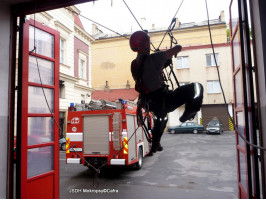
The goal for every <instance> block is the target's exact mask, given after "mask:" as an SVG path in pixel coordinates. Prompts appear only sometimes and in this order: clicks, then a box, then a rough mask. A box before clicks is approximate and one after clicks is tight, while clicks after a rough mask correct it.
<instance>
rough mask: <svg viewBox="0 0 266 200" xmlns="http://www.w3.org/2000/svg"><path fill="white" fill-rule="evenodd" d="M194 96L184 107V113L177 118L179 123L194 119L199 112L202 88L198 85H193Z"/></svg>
mask: <svg viewBox="0 0 266 200" xmlns="http://www.w3.org/2000/svg"><path fill="white" fill-rule="evenodd" d="M194 87H195V95H194V99H193V100H192V101H190V102H188V103H186V105H185V111H184V113H183V115H182V116H181V117H180V118H179V121H180V122H185V121H187V120H192V119H194V117H195V115H196V114H197V112H198V111H199V110H200V108H201V105H202V100H203V86H202V85H201V84H199V83H195V86H194Z"/></svg>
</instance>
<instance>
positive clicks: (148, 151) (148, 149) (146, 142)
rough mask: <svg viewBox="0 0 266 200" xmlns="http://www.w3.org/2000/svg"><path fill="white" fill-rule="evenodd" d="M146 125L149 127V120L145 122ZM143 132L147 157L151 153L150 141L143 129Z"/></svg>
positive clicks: (144, 150)
mask: <svg viewBox="0 0 266 200" xmlns="http://www.w3.org/2000/svg"><path fill="white" fill-rule="evenodd" d="M145 124H146V126H147V127H148V121H147V120H146V121H145ZM141 130H142V135H143V141H144V149H143V153H144V155H147V154H149V153H150V144H149V142H148V140H147V138H146V136H145V133H144V131H143V129H141Z"/></svg>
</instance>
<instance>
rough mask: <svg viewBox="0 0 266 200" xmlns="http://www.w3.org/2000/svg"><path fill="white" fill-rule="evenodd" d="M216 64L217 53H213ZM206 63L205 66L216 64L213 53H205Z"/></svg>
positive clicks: (217, 59)
mask: <svg viewBox="0 0 266 200" xmlns="http://www.w3.org/2000/svg"><path fill="white" fill-rule="evenodd" d="M215 58H216V61H217V65H218V66H219V54H218V53H216V54H215ZM206 65H207V66H216V64H215V60H214V56H213V54H206Z"/></svg>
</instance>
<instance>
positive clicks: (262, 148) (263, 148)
mask: <svg viewBox="0 0 266 200" xmlns="http://www.w3.org/2000/svg"><path fill="white" fill-rule="evenodd" d="M205 5H206V12H207V18H208V20H207V22H208V29H209V34H210V41H211V47H212V52H213V57H214V61H215V65H216V69H217V74H218V79H219V83H220V87H221V90H222V94H223V99H224V105H225V108H226V110H227V114H228V116H229V119H230V121H231V122H232V124H233V127H234V129H235V130H236V131H237V133H238V135H239V136H240V138H242V139H243V140H244V141H245V142H246V143H247V144H248V145H249V146H252V147H254V148H257V149H260V150H263V151H266V148H265V147H262V146H258V145H255V144H252V143H251V142H250V141H248V140H247V139H246V138H245V137H244V136H243V135H241V134H239V131H238V128H237V127H236V125H235V121H234V119H233V118H232V117H231V115H230V113H229V111H228V109H227V102H226V98H225V94H224V89H223V86H222V84H221V77H220V71H219V67H218V64H217V60H216V57H215V51H214V45H213V41H212V34H211V28H210V19H209V11H208V10H209V9H208V4H207V0H205Z"/></svg>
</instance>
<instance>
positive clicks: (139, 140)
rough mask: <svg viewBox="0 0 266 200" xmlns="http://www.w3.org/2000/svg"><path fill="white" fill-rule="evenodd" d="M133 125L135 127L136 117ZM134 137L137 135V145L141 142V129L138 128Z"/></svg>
mask: <svg viewBox="0 0 266 200" xmlns="http://www.w3.org/2000/svg"><path fill="white" fill-rule="evenodd" d="M135 124H136V126H137V118H136V117H135ZM136 135H137V143H139V142H141V141H143V134H142V128H138V130H137V132H136Z"/></svg>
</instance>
